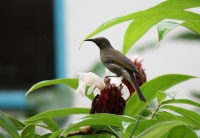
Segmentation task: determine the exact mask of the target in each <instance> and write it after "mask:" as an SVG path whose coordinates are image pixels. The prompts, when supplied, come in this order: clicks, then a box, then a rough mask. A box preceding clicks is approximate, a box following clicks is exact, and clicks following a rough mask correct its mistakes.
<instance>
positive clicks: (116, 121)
mask: <svg viewBox="0 0 200 138" xmlns="http://www.w3.org/2000/svg"><path fill="white" fill-rule="evenodd" d="M133 122H135V119H133V118H131V117H128V116H121V115H120V116H119V115H115V114H93V115H89V116H86V117H84V118H82V119H79V120H77V121H75V122H74V123H72V124H70V125H69V126H68V127H67V128H66V129H65V130H64V131H63V134H64V136H67V135H68V134H69V133H70V132H72V131H74V130H78V129H79V127H81V126H88V125H89V126H92V125H101V126H102V125H106V126H107V125H109V126H114V127H119V128H121V129H123V123H126V124H129V123H133ZM129 133H130V132H129Z"/></svg>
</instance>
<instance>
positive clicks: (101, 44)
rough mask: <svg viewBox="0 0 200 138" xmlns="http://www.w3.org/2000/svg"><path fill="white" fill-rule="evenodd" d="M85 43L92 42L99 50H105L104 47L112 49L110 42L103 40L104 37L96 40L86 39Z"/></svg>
mask: <svg viewBox="0 0 200 138" xmlns="http://www.w3.org/2000/svg"><path fill="white" fill-rule="evenodd" d="M85 41H92V42H94V43H95V44H96V45H97V46H98V47H99V49H100V50H102V49H104V48H106V47H112V46H111V44H110V42H109V41H108V39H106V38H104V37H97V38H93V39H86V40H85Z"/></svg>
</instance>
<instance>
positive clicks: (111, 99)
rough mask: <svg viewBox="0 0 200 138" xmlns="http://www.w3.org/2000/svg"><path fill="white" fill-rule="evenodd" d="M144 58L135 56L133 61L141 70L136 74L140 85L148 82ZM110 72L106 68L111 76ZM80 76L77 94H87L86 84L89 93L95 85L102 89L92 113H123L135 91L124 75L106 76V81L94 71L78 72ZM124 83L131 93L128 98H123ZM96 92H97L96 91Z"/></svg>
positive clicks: (93, 105) (93, 104)
mask: <svg viewBox="0 0 200 138" xmlns="http://www.w3.org/2000/svg"><path fill="white" fill-rule="evenodd" d="M142 60H143V58H140V59H139V58H138V56H135V57H134V58H133V59H132V60H131V61H132V62H133V63H134V64H135V66H136V68H137V69H138V71H139V72H140V75H136V80H137V83H138V85H139V86H141V85H142V84H144V83H145V82H146V74H145V72H144V69H143V68H142V64H141V62H142ZM110 73H111V72H109V71H108V70H107V69H106V76H110ZM111 76H112V75H111ZM78 77H79V86H78V88H77V90H76V91H75V94H76V95H81V96H84V95H85V88H86V86H90V88H89V89H88V94H90V93H92V91H93V90H94V87H96V88H97V89H99V90H100V92H99V94H96V96H95V97H94V99H93V101H92V105H91V109H90V113H91V114H95V113H111V114H118V115H123V114H124V109H125V107H126V101H127V100H128V99H129V98H130V96H131V95H132V94H133V92H134V91H135V90H134V88H133V86H132V85H131V84H130V82H128V81H127V80H125V79H123V78H122V77H112V79H110V78H109V77H105V79H104V81H103V80H102V79H101V78H100V77H99V76H97V75H96V74H94V73H91V72H89V73H78ZM122 83H124V85H125V88H126V87H127V88H128V91H129V93H130V95H129V97H128V99H126V100H125V99H124V98H123V93H122V88H123V86H122ZM94 93H95V92H94Z"/></svg>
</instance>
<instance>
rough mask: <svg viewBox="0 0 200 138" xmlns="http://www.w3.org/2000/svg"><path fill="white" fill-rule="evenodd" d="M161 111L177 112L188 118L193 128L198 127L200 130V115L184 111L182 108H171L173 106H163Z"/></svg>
mask: <svg viewBox="0 0 200 138" xmlns="http://www.w3.org/2000/svg"><path fill="white" fill-rule="evenodd" d="M161 109H168V110H172V111H174V112H177V113H179V114H181V115H183V116H185V117H186V118H188V119H189V120H190V121H191V122H192V124H190V125H191V126H198V127H199V128H200V115H199V114H198V113H196V112H194V111H191V110H187V109H183V108H180V107H175V106H171V105H165V106H162V107H161Z"/></svg>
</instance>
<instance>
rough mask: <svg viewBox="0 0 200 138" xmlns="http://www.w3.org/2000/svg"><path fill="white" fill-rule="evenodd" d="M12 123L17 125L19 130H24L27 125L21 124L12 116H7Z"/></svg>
mask: <svg viewBox="0 0 200 138" xmlns="http://www.w3.org/2000/svg"><path fill="white" fill-rule="evenodd" d="M6 116H7V117H8V118H9V119H10V120H11V121H12V122H13V124H14V125H15V127H16V128H17V130H22V129H23V128H24V127H25V125H24V124H23V123H22V122H20V121H19V120H17V119H15V118H14V117H12V116H10V115H6Z"/></svg>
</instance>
